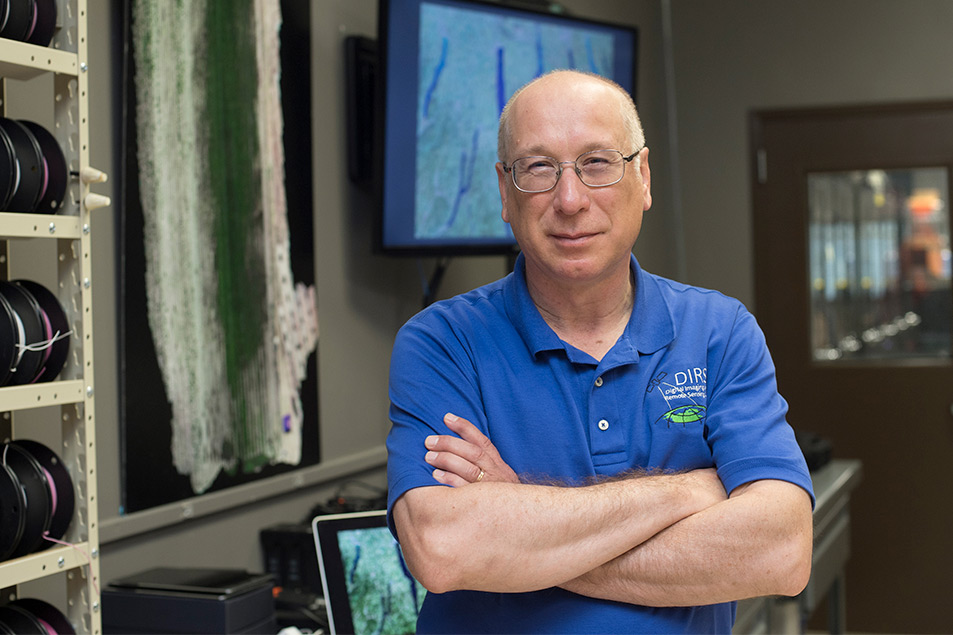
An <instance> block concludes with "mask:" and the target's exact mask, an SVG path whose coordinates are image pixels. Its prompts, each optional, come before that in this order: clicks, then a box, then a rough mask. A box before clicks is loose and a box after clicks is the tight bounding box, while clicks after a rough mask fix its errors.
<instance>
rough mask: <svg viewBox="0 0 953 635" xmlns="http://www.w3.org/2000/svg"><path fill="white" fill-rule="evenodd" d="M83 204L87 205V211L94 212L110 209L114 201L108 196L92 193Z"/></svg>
mask: <svg viewBox="0 0 953 635" xmlns="http://www.w3.org/2000/svg"><path fill="white" fill-rule="evenodd" d="M83 203H85V204H86V209H88V210H94V209H98V208H100V207H108V206H110V205H112V201H111V200H110V199H109V197H108V196H103V195H102V194H94V193H92V192H90V193H89V194H87V195H86V198H84V199H83Z"/></svg>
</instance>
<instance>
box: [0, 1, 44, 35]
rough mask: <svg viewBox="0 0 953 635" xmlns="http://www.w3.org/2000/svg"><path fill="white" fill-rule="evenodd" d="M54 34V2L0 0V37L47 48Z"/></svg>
mask: <svg viewBox="0 0 953 635" xmlns="http://www.w3.org/2000/svg"><path fill="white" fill-rule="evenodd" d="M55 32H56V0H0V37H2V38H6V39H9V40H17V41H20V42H26V43H27V44H36V45H37V46H49V44H50V42H51V41H52V40H53V34H54V33H55Z"/></svg>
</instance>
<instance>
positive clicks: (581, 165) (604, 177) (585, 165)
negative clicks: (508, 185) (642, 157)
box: [503, 146, 645, 194]
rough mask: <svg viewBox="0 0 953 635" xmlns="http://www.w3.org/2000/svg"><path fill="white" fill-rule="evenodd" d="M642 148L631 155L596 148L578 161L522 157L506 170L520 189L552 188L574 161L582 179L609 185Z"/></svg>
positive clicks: (619, 177) (538, 189) (586, 182)
mask: <svg viewBox="0 0 953 635" xmlns="http://www.w3.org/2000/svg"><path fill="white" fill-rule="evenodd" d="M642 147H643V148H644V147H645V146H642ZM641 150H642V148H639V149H638V150H636V151H635V152H633V153H632V154H630V155H629V156H625V155H624V154H622V153H621V152H620V151H618V150H608V149H607V150H593V151H591V152H583V153H582V154H580V155H579V156H578V157H576V160H575V161H557V160H556V159H554V158H553V157H543V156H531V157H521V158H519V159H516V160H515V161H513V163H511V164H510V165H506V164H505V163H504V164H503V171H504V172H508V173H509V174H510V176H512V177H513V185H515V186H516V189H518V190H519V191H521V192H526V193H528V194H536V193H539V192H548V191H549V190H551V189H553V188H554V187H556V183H558V182H559V177H560V176H561V175H562V173H563V166H564V165H572V166H573V170H574V171H575V172H576V175H577V176H578V177H579V180H580V181H582V182H583V183H585V184H586V185H588V186H589V187H608V186H610V185H615V184H616V183H618V182H619V181H621V180H622V177H623V176H625V164H626V163H628V162H629V161H631V160H632V159H634V158H635V156H636V155H637V154H638V153H639V152H641Z"/></svg>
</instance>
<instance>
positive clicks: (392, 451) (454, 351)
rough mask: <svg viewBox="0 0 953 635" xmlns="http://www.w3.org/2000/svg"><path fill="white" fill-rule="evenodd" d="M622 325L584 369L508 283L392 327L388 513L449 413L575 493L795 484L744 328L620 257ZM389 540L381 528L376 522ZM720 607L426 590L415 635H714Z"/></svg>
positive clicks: (511, 280)
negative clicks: (637, 481) (589, 485)
mask: <svg viewBox="0 0 953 635" xmlns="http://www.w3.org/2000/svg"><path fill="white" fill-rule="evenodd" d="M631 266H632V271H633V273H634V276H635V281H636V295H635V303H634V307H633V310H632V317H631V318H630V320H629V323H628V326H627V327H626V329H625V332H624V333H623V335H622V337H621V338H620V339H619V341H618V342H617V343H616V344H615V345H614V346H613V348H612V349H611V350H610V351H609V352H608V353H607V354H606V355H605V356H604V357H603V359H602V360H601V361H597V360H596V359H594V358H593V357H592V356H590V355H588V354H587V353H584V352H582V351H580V350H578V349H576V348H574V347H572V346H570V345H569V344H567V343H565V342H563V341H562V340H560V339H559V337H558V336H557V335H556V334H555V332H554V331H553V330H552V329H551V328H550V327H549V325H548V324H546V322H545V321H544V320H543V318H542V316H541V315H540V314H539V311H538V310H537V309H536V307H535V305H534V304H533V302H532V299H531V298H530V296H529V292H528V290H527V287H526V280H525V274H524V264H523V259H522V256H520V257H519V258H518V259H517V262H516V267H515V270H514V273H512V274H510V275H508V276H506V277H505V278H503V279H501V280H498V281H496V282H494V283H492V284H489V285H486V286H484V287H481V288H478V289H475V290H473V291H471V292H469V293H466V294H463V295H460V296H457V297H455V298H452V299H450V300H446V301H443V302H439V303H436V304H434V305H432V306H431V307H429V308H428V309H426V310H424V311H422V312H421V313H419V314H418V315H416V316H415V317H414V318H412V319H411V320H410V321H408V322H407V324H405V325H404V327H403V328H402V329H401V330H400V332H399V333H398V335H397V339H396V341H395V343H394V350H393V355H392V359H391V370H390V400H391V407H390V418H391V421H392V424H393V425H392V428H391V431H390V434H389V435H388V438H387V450H388V463H387V475H388V496H389V499H388V510H392V509H393V503H394V501H395V500H397V499H398V498H400V496H402V495H403V494H404V493H405V492H407V491H408V490H410V489H413V488H416V487H427V486H435V485H439V484H438V483H437V482H436V481H435V480H434V479H433V476H432V474H431V472H432V470H433V468H432V467H431V466H430V465H429V464H427V463H426V461H424V454H425V453H426V449H425V448H424V438H425V437H427V436H428V435H430V434H451V433H450V432H449V430H448V429H447V428H446V427H445V426H444V424H443V415H444V414H445V413H447V412H453V413H454V414H456V415H459V416H461V417H464V418H465V419H468V420H470V421H471V422H472V423H473V424H474V425H476V426H477V427H478V428H479V429H480V430H481V431H482V432H483V433H484V434H486V435H487V436H488V437H489V438H490V440H491V441H492V442H493V444H494V445H495V446H496V448H497V449H498V450H499V452H500V455H501V456H502V458H503V460H505V461H506V462H507V463H508V464H509V465H510V466H511V467H512V468H513V470H515V471H516V473H517V474H520V475H521V476H522V477H524V478H530V479H558V480H559V481H564V482H568V483H577V482H578V483H582V482H584V481H587V480H590V479H591V477H595V476H607V475H614V474H618V473H619V472H622V471H624V470H628V469H634V468H646V469H653V468H661V469H672V470H690V469H695V468H703V467H715V468H717V470H718V475H719V477H720V478H721V480H722V482H723V483H724V485H725V488H726V490H727V491H729V492H730V491H731V490H733V489H734V488H736V487H738V486H739V485H742V484H744V483H747V482H750V481H754V480H759V479H777V480H783V481H789V482H791V483H795V484H797V485H799V486H800V487H802V488H804V489H805V490H806V491H807V492H808V493H810V494H811V496H812V497H813V492H812V489H811V480H810V474H809V472H808V469H807V466H806V464H805V461H804V458H803V456H802V454H801V452H800V450H799V448H798V446H797V443H796V442H795V439H794V433H793V431H792V430H791V428H790V426H788V424H787V422H786V420H785V414H786V412H787V404H786V402H785V401H784V400H783V399H782V398H781V396H780V395H779V394H778V391H777V385H776V381H775V374H774V364H773V362H772V361H771V358H770V355H769V353H768V350H767V347H766V345H765V341H764V336H763V334H762V333H761V330H760V328H759V327H758V325H757V324H756V322H755V320H754V317H753V316H752V315H751V314H750V313H749V312H748V311H747V310H746V309H745V307H744V306H743V305H742V304H741V303H740V302H738V301H737V300H734V299H731V298H728V297H726V296H724V295H722V294H721V293H718V292H716V291H710V290H706V289H700V288H697V287H691V286H688V285H684V284H680V283H677V282H673V281H671V280H667V279H665V278H661V277H659V276H655V275H652V274H650V273H647V272H645V271H643V270H642V269H641V267H639V264H638V262H637V261H636V259H635V258H634V257H633V258H632V265H631ZM391 528H392V530H393V521H392V520H391ZM734 611H735V605H734V603H727V604H720V605H713V606H702V607H692V608H664V609H656V608H648V607H641V606H635V605H629V604H622V603H616V602H607V601H603V600H595V599H591V598H586V597H583V596H580V595H576V594H573V593H569V592H567V591H563V590H561V589H547V590H543V591H538V592H533V593H520V594H500V593H484V592H472V591H457V592H451V593H444V594H432V593H431V594H428V596H427V599H426V600H425V602H424V606H423V609H422V611H421V614H420V619H419V621H418V632H442V633H451V632H468V633H476V632H486V633H490V632H502V633H507V632H509V633H514V632H540V633H544V632H545V633H549V632H552V633H556V632H561V633H599V632H622V631H625V632H639V631H641V632H655V633H663V632H729V631H730V630H731V625H732V623H733V621H734Z"/></svg>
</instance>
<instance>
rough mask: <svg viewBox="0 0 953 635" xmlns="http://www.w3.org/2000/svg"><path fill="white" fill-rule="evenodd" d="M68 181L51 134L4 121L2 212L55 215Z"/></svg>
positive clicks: (0, 121)
mask: <svg viewBox="0 0 953 635" xmlns="http://www.w3.org/2000/svg"><path fill="white" fill-rule="evenodd" d="M0 2H3V0H0ZM68 180H69V169H68V167H67V164H66V155H64V154H63V149H62V148H61V147H60V144H59V142H58V141H57V140H56V137H54V136H53V134H52V133H51V132H50V131H49V130H47V129H46V128H44V127H43V126H41V125H40V124H38V123H35V122H33V121H27V120H23V119H9V118H7V117H0V212H26V213H31V214H55V213H56V212H57V211H58V210H59V209H60V207H61V206H62V205H63V199H64V198H65V197H66V188H67V186H68Z"/></svg>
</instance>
